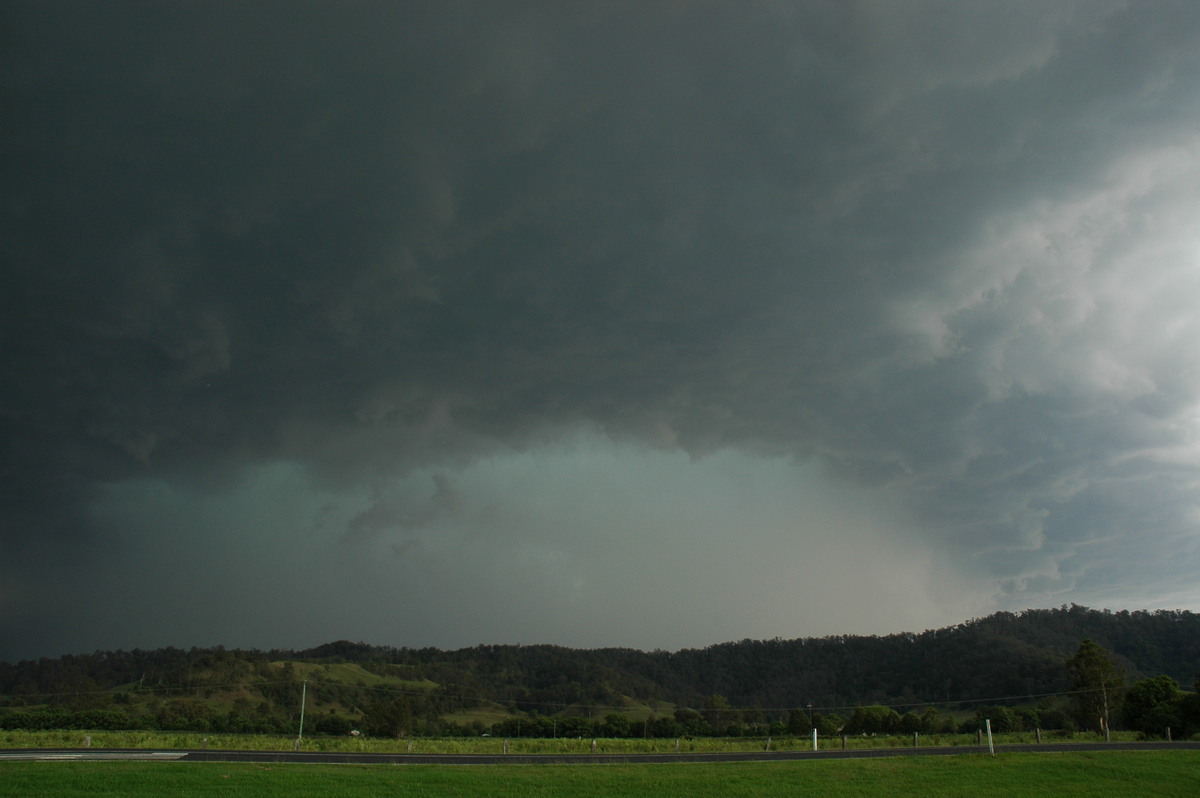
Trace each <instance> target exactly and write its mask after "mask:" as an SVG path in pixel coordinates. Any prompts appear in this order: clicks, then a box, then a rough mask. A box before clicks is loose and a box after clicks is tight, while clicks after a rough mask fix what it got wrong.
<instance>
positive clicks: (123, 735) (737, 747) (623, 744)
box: [0, 730, 1137, 754]
mask: <svg viewBox="0 0 1200 798" xmlns="http://www.w3.org/2000/svg"><path fill="white" fill-rule="evenodd" d="M1136 736H1137V735H1136V734H1134V733H1133V732H1116V733H1114V734H1113V740H1114V741H1127V740H1133V739H1136ZM1045 739H1046V741H1047V742H1098V741H1100V740H1102V739H1104V738H1103V737H1101V736H1100V735H1098V734H1088V733H1078V734H1073V735H1069V736H1062V735H1058V734H1055V735H1051V734H1047V735H1046V738H1045ZM978 742H979V741H978V740H977V739H976V736H975V735H974V734H937V735H923V736H922V737H921V738H920V740H919V744H920V745H921V746H922V747H934V746H953V745H976V744H978ZM995 742H996V745H1012V744H1031V743H1034V742H1037V738H1036V736H1035V735H1034V733H1033V732H1020V733H1014V734H997V735H996V736H995ZM766 743H767V741H766V738H762V737H684V738H682V739H680V740H679V741H678V745H679V748H678V752H679V753H685V754H687V753H707V752H715V751H722V752H735V751H762V750H764V749H765V748H766ZM912 743H913V738H912V735H891V736H885V735H880V736H878V737H850V738H849V739H848V740H847V748H853V749H858V748H907V747H909V746H911V745H912ZM819 744H820V747H821V749H822V750H835V749H838V748H841V747H842V741H841V739H840V738H837V737H833V738H824V739H822V740H820V743H819ZM85 745H88V747H91V748H159V749H175V750H179V749H196V748H211V749H214V750H243V751H290V750H292V748H293V746H294V745H295V738H292V737H282V736H272V735H260V734H201V733H199V732H164V731H92V732H84V731H74V730H61V731H3V730H0V749H4V748H82V747H84V746H85ZM675 746H676V741H675V740H673V739H655V738H650V739H641V738H630V739H616V738H604V737H601V738H598V739H597V740H596V748H595V752H596V753H603V754H665V753H673V752H675V751H676V750H677V749H676V747H675ZM811 748H812V741H811V739H810V738H808V737H778V738H774V739H772V740H771V750H772V751H808V750H810V749H811ZM303 749H304V750H305V751H329V752H343V753H358V754H386V753H413V754H499V753H503V752H504V749H505V740H504V739H503V738H500V737H411V738H408V739H406V740H395V739H383V738H370V737H357V738H354V737H305V738H304V741H303ZM508 752H509V753H513V754H586V753H591V752H592V740H591V738H578V739H577V738H574V737H559V738H557V739H551V738H544V737H517V738H513V739H511V740H509V741H508Z"/></svg>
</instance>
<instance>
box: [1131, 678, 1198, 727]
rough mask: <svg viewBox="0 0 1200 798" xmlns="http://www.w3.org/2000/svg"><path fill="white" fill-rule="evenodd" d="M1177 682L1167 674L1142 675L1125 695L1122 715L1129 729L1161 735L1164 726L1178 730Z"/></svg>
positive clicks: (1180, 695)
mask: <svg viewBox="0 0 1200 798" xmlns="http://www.w3.org/2000/svg"><path fill="white" fill-rule="evenodd" d="M1182 696H1183V694H1182V693H1181V692H1180V690H1179V683H1178V682H1176V681H1175V680H1174V679H1172V678H1171V677H1170V676H1155V677H1154V678H1153V679H1142V680H1141V681H1140V682H1138V683H1137V684H1135V685H1133V687H1130V688H1129V692H1128V693H1127V694H1126V696H1125V707H1124V711H1123V712H1122V715H1121V716H1122V719H1123V720H1124V721H1125V725H1126V726H1127V727H1129V728H1130V729H1133V730H1135V731H1139V732H1141V733H1142V734H1147V735H1154V736H1159V735H1165V733H1166V729H1167V727H1171V728H1174V729H1175V731H1176V733H1178V732H1179V730H1180V726H1182V725H1183V715H1182V712H1181V710H1182V706H1181V702H1180V699H1181V698H1182Z"/></svg>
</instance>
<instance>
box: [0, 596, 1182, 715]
mask: <svg viewBox="0 0 1200 798" xmlns="http://www.w3.org/2000/svg"><path fill="white" fill-rule="evenodd" d="M1084 639H1091V640H1094V641H1095V642H1097V643H1099V644H1100V645H1101V646H1104V647H1105V648H1107V649H1108V650H1109V651H1111V652H1112V653H1113V654H1114V655H1115V656H1116V658H1117V660H1118V661H1119V662H1120V663H1121V664H1122V665H1123V666H1124V668H1125V669H1126V671H1127V673H1128V676H1129V678H1130V680H1131V681H1132V680H1135V679H1138V678H1143V677H1147V676H1157V675H1160V674H1165V675H1168V676H1171V677H1173V678H1174V679H1176V680H1177V681H1178V682H1179V683H1180V684H1181V685H1183V686H1185V687H1190V686H1191V685H1192V684H1193V681H1194V680H1195V678H1196V675H1197V672H1200V615H1197V614H1195V613H1191V612H1185V611H1155V612H1145V611H1139V612H1125V611H1123V612H1110V611H1100V610H1092V609H1088V608H1086V607H1080V606H1070V607H1063V608H1060V609H1047V610H1028V611H1025V612H1021V613H1016V614H1013V613H997V614H995V615H990V616H988V617H986V618H981V619H977V620H972V621H968V622H965V623H962V624H959V625H957V626H952V627H947V628H944V629H937V630H932V631H927V632H923V633H920V634H894V635H887V636H879V637H866V636H846V637H824V638H810V639H798V640H779V639H776V640H744V641H742V642H737V643H723V644H719V645H713V646H709V647H707V648H703V649H685V650H682V651H677V652H667V651H653V652H643V651H636V650H632V649H616V648H607V649H590V650H581V649H569V648H563V647H559V646H551V645H529V646H521V645H488V646H476V647H473V648H465V649H459V650H456V651H442V650H439V649H435V648H420V649H416V648H391V647H381V646H372V645H366V644H363V643H350V642H345V641H342V642H336V643H329V644H326V645H322V646H319V647H317V648H313V649H308V650H304V651H279V650H274V651H265V652H264V651H241V650H226V649H223V648H217V649H197V648H193V649H191V650H187V651H185V650H181V649H176V648H166V649H158V650H154V651H145V650H134V651H131V652H127V651H112V652H97V653H94V654H85V655H73V656H65V657H60V658H56V659H41V660H38V661H23V662H19V663H0V696H3V697H4V698H5V700H6V702H7V703H9V704H10V705H11V706H19V705H22V703H24V704H25V705H32V704H35V703H37V704H41V703H46V701H47V697H50V698H52V697H55V696H64V695H75V696H84V695H95V694H100V693H103V692H105V691H124V695H126V696H129V695H132V694H134V693H135V692H136V691H137V690H139V689H142V690H149V689H152V688H153V689H157V690H163V689H171V688H179V689H180V690H187V691H191V692H190V693H189V694H191V695H196V696H199V695H200V694H201V691H202V690H203V691H207V692H208V693H210V694H211V693H212V691H213V690H218V691H219V689H223V688H224V687H227V686H228V685H230V684H244V685H254V684H258V685H259V686H257V687H255V688H254V693H253V698H254V701H255V702H260V701H261V702H264V703H268V704H270V703H271V702H273V701H274V700H276V698H275V696H276V694H278V700H279V701H281V702H282V701H288V702H291V701H294V696H292V693H293V692H295V691H294V690H293V689H291V688H290V687H289V684H295V686H297V687H298V682H299V681H300V680H301V679H308V680H311V681H310V688H311V687H312V686H313V684H314V683H320V681H321V679H325V682H324V683H322V685H323V687H322V689H325V690H326V693H327V694H328V695H329V696H335V697H336V695H338V693H337V690H338V689H341V688H339V681H338V680H339V678H341V677H339V675H338V674H345V673H349V672H350V671H349V670H346V668H344V667H343V666H349V665H353V666H354V672H355V673H363V674H374V675H376V676H378V677H380V678H384V677H386V678H389V679H393V680H402V681H403V683H405V684H408V685H414V686H417V687H419V689H420V690H422V691H425V694H426V695H428V696H429V698H430V700H431V701H433V700H434V699H435V698H437V699H438V701H440V702H441V704H439V706H440V705H442V704H444V705H445V706H446V707H447V712H450V711H451V709H452V708H453V707H460V708H461V707H467V706H471V705H481V704H485V703H486V704H490V705H496V706H503V707H507V708H508V710H509V711H519V712H530V711H537V712H540V713H541V714H543V715H550V714H555V713H569V712H577V711H580V710H583V711H588V708H589V707H619V706H622V705H632V704H638V705H643V706H646V705H649V706H657V705H675V706H684V707H699V706H702V705H703V702H704V701H706V700H708V699H709V698H710V697H711V696H714V695H720V696H724V697H725V698H726V699H727V700H728V702H729V705H731V706H733V707H741V708H752V707H761V708H780V707H799V706H804V705H807V704H812V705H814V706H816V707H827V708H834V707H838V708H840V707H853V706H856V705H865V704H872V703H885V704H902V703H903V704H918V703H938V704H948V703H951V702H973V701H984V700H986V701H989V702H996V701H1000V700H1002V699H1013V700H1016V699H1020V698H1022V697H1029V696H1037V695H1042V694H1049V693H1056V692H1061V691H1064V690H1066V689H1067V676H1066V672H1065V669H1064V661H1065V660H1066V659H1067V657H1069V656H1070V655H1071V654H1072V653H1074V652H1075V651H1076V649H1077V648H1078V647H1079V644H1080V642H1081V641H1082V640H1084ZM335 666H336V668H335ZM337 668H341V670H337ZM280 682H284V684H282V685H280ZM356 684H357V685H358V687H360V688H362V687H363V684H364V683H363V681H362V680H361V679H359V680H358V681H357V682H356ZM272 685H273V686H272ZM342 687H347V686H346V685H342ZM126 700H128V698H126ZM329 700H330V701H334V700H335V698H330V699H329ZM50 703H53V701H52V700H51V701H50ZM435 703H436V702H435ZM342 705H345V706H349V705H350V700H349V698H346V697H343V699H342Z"/></svg>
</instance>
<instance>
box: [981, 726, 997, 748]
mask: <svg viewBox="0 0 1200 798" xmlns="http://www.w3.org/2000/svg"><path fill="white" fill-rule="evenodd" d="M983 722H984V723H986V724H987V733H988V753H989V754H991V755H992V756H995V755H996V746H994V745H992V721H991V720H990V719H989V718H984V721H983Z"/></svg>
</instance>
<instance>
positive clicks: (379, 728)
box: [363, 696, 412, 737]
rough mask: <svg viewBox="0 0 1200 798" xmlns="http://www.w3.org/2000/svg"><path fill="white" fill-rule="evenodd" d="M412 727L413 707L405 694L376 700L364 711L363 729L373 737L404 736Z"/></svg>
mask: <svg viewBox="0 0 1200 798" xmlns="http://www.w3.org/2000/svg"><path fill="white" fill-rule="evenodd" d="M411 728H412V709H411V707H409V704H408V699H407V698H405V697H404V696H397V697H396V698H394V699H392V700H391V701H376V702H374V703H373V704H371V705H370V706H369V707H367V711H366V712H364V713H363V731H365V732H366V733H367V734H369V735H371V736H372V737H404V736H405V735H407V734H408V733H409V731H410V730H411Z"/></svg>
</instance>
